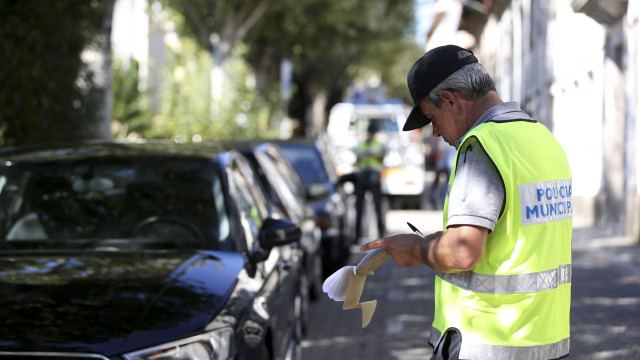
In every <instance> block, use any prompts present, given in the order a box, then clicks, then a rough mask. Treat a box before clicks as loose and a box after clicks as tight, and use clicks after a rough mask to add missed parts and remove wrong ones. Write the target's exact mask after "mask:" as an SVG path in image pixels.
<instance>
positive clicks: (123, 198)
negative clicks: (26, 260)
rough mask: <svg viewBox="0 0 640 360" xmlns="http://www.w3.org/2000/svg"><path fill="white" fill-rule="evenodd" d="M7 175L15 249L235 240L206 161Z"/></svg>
mask: <svg viewBox="0 0 640 360" xmlns="http://www.w3.org/2000/svg"><path fill="white" fill-rule="evenodd" d="M0 174H2V175H1V177H2V178H4V179H5V183H6V184H5V186H3V187H2V188H1V189H0V215H1V216H2V222H1V223H0V236H2V239H4V240H5V241H7V242H14V243H19V242H28V241H29V240H32V241H33V240H47V241H48V242H49V243H52V244H55V243H59V244H62V243H67V244H68V243H70V242H71V243H73V242H76V243H78V242H86V241H88V240H92V241H95V240H105V241H106V240H109V241H111V242H112V243H116V242H115V240H118V242H117V243H118V244H120V245H123V246H125V245H127V244H133V243H136V242H137V243H143V242H145V243H152V242H154V241H155V240H158V242H162V241H165V240H167V239H166V238H164V237H163V236H162V235H161V234H162V233H163V232H164V234H165V235H166V236H169V233H171V234H173V235H178V234H183V233H184V236H183V237H182V238H183V239H185V244H179V245H180V246H187V247H189V246H194V247H205V248H211V249H216V248H218V245H219V241H222V240H223V239H224V238H226V237H227V236H228V233H229V224H228V218H227V215H226V211H225V210H224V209H225V208H226V206H225V200H224V194H223V192H222V188H221V186H220V184H221V181H220V170H219V168H218V167H217V166H214V165H213V164H211V163H209V162H206V161H201V160H197V161H196V160H188V159H180V160H178V159H176V160H168V159H166V158H147V157H145V158H143V159H140V158H137V159H136V158H128V159H122V158H109V159H106V158H102V159H92V160H82V161H80V160H75V161H67V162H61V161H56V162H50V163H40V164H19V165H15V166H3V167H0ZM141 228H144V229H141ZM187 240H193V241H192V242H189V241H187ZM176 245H178V244H176ZM52 246H53V247H55V246H56V245H52Z"/></svg>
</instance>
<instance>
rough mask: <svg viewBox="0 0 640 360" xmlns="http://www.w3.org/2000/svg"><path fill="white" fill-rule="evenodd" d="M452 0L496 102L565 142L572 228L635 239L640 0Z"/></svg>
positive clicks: (639, 228) (639, 192)
mask: <svg viewBox="0 0 640 360" xmlns="http://www.w3.org/2000/svg"><path fill="white" fill-rule="evenodd" d="M460 3H462V4H464V10H463V11H462V14H461V19H460V26H459V29H458V31H465V32H468V33H470V34H471V35H472V36H473V37H474V39H475V41H474V45H473V47H472V48H471V49H472V50H473V51H474V53H476V55H478V57H479V59H480V61H481V62H482V63H483V64H485V65H486V66H487V68H488V70H489V71H490V72H491V73H492V75H493V77H494V79H495V81H496V87H497V89H498V92H499V93H500V95H501V96H502V98H503V100H505V101H518V102H519V103H520V104H521V105H522V107H523V109H524V110H525V111H527V112H528V113H530V114H531V115H532V116H533V117H534V118H536V119H538V120H539V121H541V122H542V123H544V124H545V125H547V126H548V127H549V129H551V130H552V131H553V133H554V134H555V136H556V137H557V138H558V140H559V141H560V143H561V144H562V146H563V147H564V149H565V152H566V153H567V157H568V158H569V161H570V164H571V168H572V173H573V201H574V225H575V226H576V227H581V226H590V225H594V224H604V223H607V224H615V225H619V226H618V227H617V228H619V229H621V230H622V231H624V234H625V235H628V236H632V237H634V238H636V239H640V221H639V220H640V219H639V216H640V184H639V181H640V156H639V154H638V148H637V146H636V144H637V143H638V138H640V126H637V117H638V114H639V113H640V107H639V104H640V89H639V88H640V80H639V68H640V53H639V49H640V29H639V21H640V0H629V1H627V0H485V1H461V2H460ZM452 39H453V37H452ZM438 41H441V39H438ZM428 42H429V40H428V41H427V43H428ZM427 47H428V46H427Z"/></svg>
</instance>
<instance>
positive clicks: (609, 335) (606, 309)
mask: <svg viewBox="0 0 640 360" xmlns="http://www.w3.org/2000/svg"><path fill="white" fill-rule="evenodd" d="M620 233H621V231H620V229H619V228H618V227H617V226H615V225H611V224H609V225H602V226H597V227H590V228H577V229H574V236H573V279H572V302H571V355H570V356H569V358H570V359H616V360H618V359H629V360H637V359H640V245H639V244H638V242H637V240H635V239H630V238H628V237H624V236H620V235H618V234H620Z"/></svg>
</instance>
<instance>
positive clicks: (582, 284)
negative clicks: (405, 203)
mask: <svg viewBox="0 0 640 360" xmlns="http://www.w3.org/2000/svg"><path fill="white" fill-rule="evenodd" d="M441 216H442V213H441V212H438V211H432V212H425V211H415V212H412V211H403V212H398V213H392V212H390V213H388V214H387V227H388V229H387V230H388V231H389V233H398V232H404V231H407V230H408V227H407V226H406V221H410V222H412V223H413V224H414V225H416V226H418V227H419V228H420V230H421V231H422V232H423V233H426V232H429V231H435V229H437V228H438V226H440V227H441V226H442V225H441V221H442V220H441ZM414 221H415V222H414ZM419 224H420V225H419ZM390 225H391V226H390ZM431 227H434V229H432V228H431ZM405 228H406V229H405ZM617 234H619V232H618V229H617V228H616V227H615V226H613V225H606V226H598V227H590V228H576V229H574V237H573V279H572V307H571V354H570V356H569V357H568V359H581V360H582V359H587V360H590V359H593V360H596V359H616V360H620V359H629V360H638V359H640V245H639V244H638V243H637V242H634V241H633V240H632V239H629V238H625V237H622V236H619V235H617ZM354 250H356V251H354V252H353V253H352V257H351V259H350V263H353V264H356V263H357V262H358V261H359V260H360V258H361V257H362V254H361V253H359V252H357V249H354ZM433 278H434V272H433V271H432V270H431V269H429V268H428V267H423V266H416V267H411V268H399V267H397V266H395V264H393V263H392V262H390V261H389V262H387V263H385V264H384V265H382V266H381V267H380V268H379V269H378V270H377V271H376V273H375V276H373V277H370V278H368V279H367V282H366V284H365V290H364V291H363V295H362V299H363V301H366V300H372V299H376V300H377V301H378V306H377V309H376V312H375V314H374V316H373V319H372V321H371V324H370V325H369V326H368V327H367V328H364V329H362V328H361V326H360V321H361V312H360V310H342V303H340V302H335V301H333V300H330V299H328V297H326V296H321V298H320V299H319V301H318V302H316V303H313V304H312V308H311V326H310V329H309V333H308V335H307V338H306V339H305V340H304V342H303V358H304V359H305V360H319V359H335V360H341V359H344V360H358V359H362V360H365V359H367V360H414V359H415V360H418V359H421V360H424V359H428V358H429V356H430V352H429V350H428V349H427V341H426V339H427V336H428V334H429V329H430V328H431V322H432V321H433V317H432V315H433ZM322 295H325V294H322ZM514 360H519V359H514Z"/></svg>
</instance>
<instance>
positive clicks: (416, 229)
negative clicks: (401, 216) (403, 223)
mask: <svg viewBox="0 0 640 360" xmlns="http://www.w3.org/2000/svg"><path fill="white" fill-rule="evenodd" d="M407 225H409V227H410V228H411V231H413V232H414V233H416V234H418V235H420V236H422V237H424V235H422V233H421V232H420V230H418V228H417V227H415V226H413V224H411V223H410V222H408V221H407Z"/></svg>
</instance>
